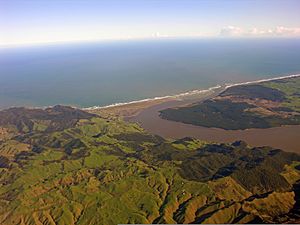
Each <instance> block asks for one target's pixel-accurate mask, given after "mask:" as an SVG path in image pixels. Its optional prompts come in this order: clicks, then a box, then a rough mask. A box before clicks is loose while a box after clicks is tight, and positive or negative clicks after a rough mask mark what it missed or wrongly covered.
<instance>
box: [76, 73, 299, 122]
mask: <svg viewBox="0 0 300 225" xmlns="http://www.w3.org/2000/svg"><path fill="white" fill-rule="evenodd" d="M295 77H300V74H291V75H286V76H279V77H272V78H265V79H260V80H254V81H246V82H240V83H232V84H229V83H227V84H225V85H219V84H218V85H215V86H213V87H210V88H208V89H199V90H191V91H187V92H183V93H179V94H174V95H166V96H160V97H154V98H146V99H141V100H134V101H129V102H120V103H113V104H110V105H106V106H91V107H86V108H80V109H82V110H86V111H89V112H93V113H96V114H97V113H99V112H104V113H107V114H110V115H116V116H122V117H125V118H127V117H134V116H137V115H138V114H139V113H140V112H141V111H142V110H144V109H146V108H148V107H151V106H154V105H157V104H161V103H164V102H170V101H177V102H178V103H179V105H180V106H182V105H183V104H182V102H183V101H184V104H188V103H192V102H193V101H191V100H194V102H197V101H201V99H202V97H203V96H206V94H207V93H209V94H211V97H213V96H214V95H215V94H216V93H220V92H222V91H225V90H226V89H227V88H230V87H233V86H240V85H248V84H257V83H263V82H267V81H274V80H282V79H289V78H295ZM201 95H203V96H201ZM179 105H178V106H179ZM175 107H176V106H175Z"/></svg>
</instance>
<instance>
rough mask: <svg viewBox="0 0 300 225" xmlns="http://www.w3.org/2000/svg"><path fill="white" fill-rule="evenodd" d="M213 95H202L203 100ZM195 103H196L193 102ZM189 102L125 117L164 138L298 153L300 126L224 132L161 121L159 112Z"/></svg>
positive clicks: (152, 108)
mask: <svg viewBox="0 0 300 225" xmlns="http://www.w3.org/2000/svg"><path fill="white" fill-rule="evenodd" d="M211 97H212V96H204V97H203V98H200V99H199V100H198V102H199V101H204V100H205V99H207V98H211ZM194 101H195V100H194ZM189 103H191V100H190V101H189V100H186V101H168V102H163V103H161V104H157V105H154V106H151V107H148V108H145V109H143V110H142V111H141V112H140V113H139V114H137V115H135V116H133V117H130V118H126V120H127V121H129V122H136V123H138V124H140V126H141V127H142V128H144V129H145V130H146V131H148V132H150V133H152V134H156V135H160V136H162V137H164V138H171V139H177V138H183V137H194V138H198V139H201V140H204V141H209V142H219V143H220V142H221V143H228V142H234V141H236V140H243V141H245V142H247V143H248V144H249V145H251V146H271V147H273V148H279V149H282V150H285V151H289V152H296V153H300V125H290V126H281V127H272V128H267V129H256V128H254V129H247V130H224V129H220V128H207V127H201V126H195V125H191V124H184V123H181V122H175V121H170V120H165V119H162V118H161V117H160V116H159V115H160V111H161V110H164V109H167V108H172V107H180V106H183V105H186V104H189Z"/></svg>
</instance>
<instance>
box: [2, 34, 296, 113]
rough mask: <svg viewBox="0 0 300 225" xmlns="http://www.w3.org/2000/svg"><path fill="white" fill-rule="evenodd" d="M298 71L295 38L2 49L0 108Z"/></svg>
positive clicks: (176, 89)
mask: <svg viewBox="0 0 300 225" xmlns="http://www.w3.org/2000/svg"><path fill="white" fill-rule="evenodd" d="M299 72H300V40H299V39H211V40H208V39H201V40H174V39H173V40H172V39H171V40H170V39H165V40H152V41H150V40H149V41H118V42H117V41H116V42H102V43H88V44H78V43H77V44H65V45H63V44H57V45H47V46H46V45H44V46H32V47H18V48H2V49H0V108H7V107H11V106H48V105H55V104H67V105H74V106H80V107H90V106H95V105H97V106H98V105H99V106H104V105H109V104H113V103H118V102H128V101H133V100H140V99H145V98H151V97H156V96H165V95H171V94H177V93H181V92H186V91H189V90H194V89H206V88H209V87H212V86H215V85H217V84H224V83H228V82H230V83H236V82H242V81H251V80H258V79H262V78H270V77H276V76H281V75H289V74H295V73H299Z"/></svg>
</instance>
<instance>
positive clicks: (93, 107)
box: [82, 85, 222, 110]
mask: <svg viewBox="0 0 300 225" xmlns="http://www.w3.org/2000/svg"><path fill="white" fill-rule="evenodd" d="M221 87H222V86H221V85H216V86H214V87H210V88H208V89H203V90H192V91H188V92H184V93H180V94H175V95H166V96H161V97H154V98H146V99H141V100H135V101H130V102H119V103H114V104H111V105H106V106H91V107H87V108H82V109H83V110H96V109H107V108H112V107H117V106H124V105H130V104H135V103H142V102H150V101H156V100H162V99H169V98H179V97H184V96H191V95H196V94H202V93H206V92H209V91H213V90H214V89H218V88H221Z"/></svg>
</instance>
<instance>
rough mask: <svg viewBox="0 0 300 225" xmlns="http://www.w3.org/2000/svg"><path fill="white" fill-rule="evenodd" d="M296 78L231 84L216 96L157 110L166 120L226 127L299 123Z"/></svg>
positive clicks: (299, 86)
mask: <svg viewBox="0 0 300 225" xmlns="http://www.w3.org/2000/svg"><path fill="white" fill-rule="evenodd" d="M299 96H300V78H289V79H283V80H276V81H269V82H263V83H260V84H252V85H241V86H233V87H230V88H228V89H227V90H225V91H224V92H222V93H221V94H220V95H219V96H218V97H216V98H214V99H210V100H206V101H204V102H201V103H197V104H193V105H191V106H187V107H180V108H170V109H166V110H163V111H161V115H160V116H161V117H162V118H164V119H168V120H174V121H178V122H183V123H188V124H194V125H198V126H204V127H218V128H222V129H228V130H238V129H248V128H269V127H276V126H281V125H298V124H300V98H299Z"/></svg>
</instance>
